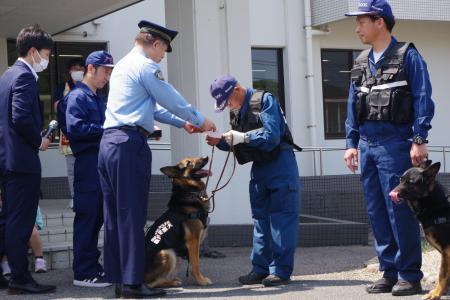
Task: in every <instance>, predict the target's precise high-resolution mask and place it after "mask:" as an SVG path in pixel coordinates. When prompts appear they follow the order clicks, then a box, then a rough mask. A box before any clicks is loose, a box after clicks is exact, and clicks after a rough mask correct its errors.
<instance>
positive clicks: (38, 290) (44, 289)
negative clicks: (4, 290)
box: [8, 279, 56, 295]
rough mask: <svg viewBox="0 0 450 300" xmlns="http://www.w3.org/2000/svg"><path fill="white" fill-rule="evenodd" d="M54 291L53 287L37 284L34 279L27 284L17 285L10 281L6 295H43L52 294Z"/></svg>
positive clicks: (54, 287)
mask: <svg viewBox="0 0 450 300" xmlns="http://www.w3.org/2000/svg"><path fill="white" fill-rule="evenodd" d="M55 290H56V286H54V285H44V284H39V283H37V282H36V281H34V279H32V280H30V281H28V282H27V283H18V282H15V281H14V280H12V279H11V281H10V282H9V287H8V294H10V295H16V294H45V293H52V292H54V291H55Z"/></svg>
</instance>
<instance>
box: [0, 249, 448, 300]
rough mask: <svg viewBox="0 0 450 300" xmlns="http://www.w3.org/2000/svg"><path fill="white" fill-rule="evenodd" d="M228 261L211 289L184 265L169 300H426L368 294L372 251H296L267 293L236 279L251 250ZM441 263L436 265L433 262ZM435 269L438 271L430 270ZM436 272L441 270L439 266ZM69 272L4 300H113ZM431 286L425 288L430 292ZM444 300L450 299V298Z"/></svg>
mask: <svg viewBox="0 0 450 300" xmlns="http://www.w3.org/2000/svg"><path fill="white" fill-rule="evenodd" d="M217 250H220V251H221V252H224V253H225V254H226V255H227V257H226V258H223V259H211V258H205V259H202V260H201V269H202V271H203V273H204V274H205V276H207V277H209V278H210V279H211V280H212V281H213V284H212V285H211V286H207V287H199V286H197V285H195V282H194V280H193V278H192V277H188V278H186V262H184V261H183V262H181V263H180V265H179V268H178V269H179V272H178V276H179V277H180V278H182V279H183V287H180V288H172V289H168V290H167V296H166V297H165V298H168V299H203V298H210V299H225V298H227V299H277V300H281V299H374V300H375V299H411V300H413V299H421V297H422V295H417V296H410V297H394V296H392V295H390V294H377V295H369V294H367V293H366V291H365V286H366V285H367V284H369V283H370V282H372V281H374V280H377V279H379V278H380V276H381V275H380V274H379V273H378V272H377V271H376V270H373V268H366V266H367V265H368V264H371V263H373V262H374V256H375V252H374V249H373V246H345V247H320V248H297V252H296V260H295V269H294V274H293V276H292V281H291V283H290V284H288V285H286V286H282V287H275V288H266V287H264V286H262V285H253V286H241V285H240V284H239V283H238V281H237V278H238V276H240V275H243V274H246V273H247V272H248V271H249V270H250V261H249V254H250V249H249V248H220V249H217ZM433 264H436V261H434V262H433ZM431 267H432V268H434V266H431ZM434 269H438V265H436V266H435V268H434ZM72 276H73V274H72V271H71V270H70V269H65V270H53V271H50V272H48V273H45V274H35V275H34V278H35V279H36V280H37V281H39V282H42V283H48V284H55V285H56V286H57V290H56V292H55V293H53V294H46V295H17V296H9V295H7V293H6V291H0V299H5V300H6V299H17V300H19V299H33V300H34V299H109V298H114V288H113V287H107V288H81V287H75V286H73V285H72V280H73V277H72ZM430 287H431V284H428V285H427V284H425V286H424V289H429V288H430ZM443 299H450V297H449V296H447V297H444V298H443Z"/></svg>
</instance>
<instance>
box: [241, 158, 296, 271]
mask: <svg viewBox="0 0 450 300" xmlns="http://www.w3.org/2000/svg"><path fill="white" fill-rule="evenodd" d="M250 204H251V209H252V216H253V220H254V229H253V249H252V254H251V260H252V264H253V269H252V271H253V272H255V273H258V274H264V275H268V274H273V275H277V276H279V277H280V278H283V279H288V278H289V277H290V276H291V274H292V271H293V268H294V257H295V249H296V247H297V240H298V226H299V210H300V177H299V173H298V167H297V162H296V160H295V156H294V153H293V152H292V151H291V150H283V151H281V153H280V155H279V156H278V158H277V159H275V160H273V161H270V162H264V163H254V164H253V166H252V179H251V181H250Z"/></svg>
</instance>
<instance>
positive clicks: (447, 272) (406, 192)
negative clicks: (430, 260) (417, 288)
mask: <svg viewBox="0 0 450 300" xmlns="http://www.w3.org/2000/svg"><path fill="white" fill-rule="evenodd" d="M440 166H441V164H440V163H439V162H437V163H434V164H431V161H430V160H427V161H425V162H423V163H422V164H421V165H420V166H419V167H416V168H410V169H408V170H407V171H406V172H405V173H404V174H403V175H402V176H401V177H400V184H399V185H398V186H397V187H396V188H394V189H393V190H392V192H391V193H390V195H391V198H392V200H393V201H394V202H400V201H401V200H402V199H404V200H407V201H408V204H409V206H410V208H411V209H412V211H413V212H414V213H415V215H416V218H417V219H418V220H419V221H420V223H421V224H422V228H423V231H424V233H425V238H426V239H427V241H428V242H429V243H430V244H431V245H432V246H433V247H434V248H436V249H437V250H438V251H439V252H440V253H441V268H440V271H439V279H438V282H437V285H436V287H435V288H434V290H432V291H430V292H429V293H428V294H427V295H425V296H424V297H423V299H428V300H431V299H440V297H441V296H443V295H446V294H447V292H448V289H449V285H450V202H449V195H448V192H447V191H446V190H445V188H444V187H443V186H442V185H441V184H440V183H439V182H437V181H436V174H437V173H438V171H439V168H440Z"/></svg>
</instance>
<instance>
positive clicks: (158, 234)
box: [145, 209, 208, 265]
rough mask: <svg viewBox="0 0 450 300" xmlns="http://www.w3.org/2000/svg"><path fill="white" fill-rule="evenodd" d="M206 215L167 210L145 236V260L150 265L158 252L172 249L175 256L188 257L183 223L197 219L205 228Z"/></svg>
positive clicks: (205, 213)
mask: <svg viewBox="0 0 450 300" xmlns="http://www.w3.org/2000/svg"><path fill="white" fill-rule="evenodd" d="M207 218H208V213H207V212H204V211H200V212H196V213H191V214H184V213H180V212H177V211H174V210H170V209H169V210H167V211H166V212H165V213H164V214H162V215H161V216H160V217H159V218H158V219H157V220H156V221H155V222H154V223H153V224H152V226H151V227H150V229H148V230H147V233H146V234H145V260H146V262H147V265H151V263H152V262H153V259H154V257H155V255H156V254H158V252H159V251H161V250H164V249H173V250H174V251H175V253H176V255H177V256H179V257H182V258H185V259H186V258H187V257H188V251H187V248H186V243H185V239H184V238H185V237H184V229H183V222H185V221H187V220H190V219H199V220H200V221H202V223H203V226H205V228H206V226H207Z"/></svg>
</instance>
